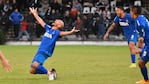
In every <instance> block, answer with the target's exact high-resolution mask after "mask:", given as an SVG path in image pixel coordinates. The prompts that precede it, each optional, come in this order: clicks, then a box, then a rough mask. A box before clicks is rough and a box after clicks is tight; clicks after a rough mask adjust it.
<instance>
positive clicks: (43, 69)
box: [35, 65, 48, 74]
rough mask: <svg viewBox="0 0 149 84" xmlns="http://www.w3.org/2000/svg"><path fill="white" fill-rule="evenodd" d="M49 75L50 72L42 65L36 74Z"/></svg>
mask: <svg viewBox="0 0 149 84" xmlns="http://www.w3.org/2000/svg"><path fill="white" fill-rule="evenodd" d="M47 73H48V70H47V69H46V68H45V67H43V66H42V65H39V66H38V67H37V70H36V72H35V74H47Z"/></svg>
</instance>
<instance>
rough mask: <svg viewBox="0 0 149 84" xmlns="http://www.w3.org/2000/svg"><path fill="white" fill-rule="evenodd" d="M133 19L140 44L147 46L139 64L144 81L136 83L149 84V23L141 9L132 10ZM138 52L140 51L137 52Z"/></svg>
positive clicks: (136, 7)
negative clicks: (147, 65) (148, 69)
mask: <svg viewBox="0 0 149 84" xmlns="http://www.w3.org/2000/svg"><path fill="white" fill-rule="evenodd" d="M130 13H131V16H132V18H134V19H135V27H136V28H137V30H138V32H139V39H138V43H139V44H143V43H144V44H145V46H144V48H143V49H142V52H141V53H143V54H142V57H141V58H140V59H139V61H138V64H139V67H140V70H141V73H142V76H143V77H144V79H143V80H140V81H138V82H136V83H138V84H149V79H148V72H147V67H146V63H147V62H148V61H149V22H148V20H147V18H146V17H145V16H144V15H141V7H139V6H134V7H132V8H131V10H130ZM136 51H138V50H136Z"/></svg>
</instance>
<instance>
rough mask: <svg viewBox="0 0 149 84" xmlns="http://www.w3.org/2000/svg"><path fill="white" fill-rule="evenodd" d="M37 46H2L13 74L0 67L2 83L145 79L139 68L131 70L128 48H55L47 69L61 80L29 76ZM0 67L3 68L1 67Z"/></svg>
mask: <svg viewBox="0 0 149 84" xmlns="http://www.w3.org/2000/svg"><path fill="white" fill-rule="evenodd" d="M37 49H38V46H0V50H1V51H2V52H3V53H4V54H5V56H6V57H7V58H8V59H9V61H10V63H11V65H12V66H13V72H11V73H7V72H6V71H5V70H3V69H2V67H0V83H1V84H135V82H136V81H137V80H140V79H142V77H141V75H140V71H139V68H135V69H130V68H128V66H129V65H130V57H129V50H128V47H126V46H56V48H55V52H54V54H53V57H52V58H49V59H48V60H47V61H46V63H45V67H46V68H50V67H54V68H56V70H57V73H58V79H57V80H55V81H48V78H47V76H46V75H32V74H29V72H28V71H29V68H30V64H31V61H32V59H33V57H34V55H35V53H36V51H37ZM0 66H1V65H0Z"/></svg>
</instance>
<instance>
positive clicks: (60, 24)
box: [53, 19, 64, 29]
mask: <svg viewBox="0 0 149 84" xmlns="http://www.w3.org/2000/svg"><path fill="white" fill-rule="evenodd" d="M53 26H55V27H56V28H58V29H62V28H63V27H64V22H63V21H62V20H60V19H56V20H55V21H54V23H53Z"/></svg>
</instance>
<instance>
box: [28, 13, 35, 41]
mask: <svg viewBox="0 0 149 84" xmlns="http://www.w3.org/2000/svg"><path fill="white" fill-rule="evenodd" d="M26 19H27V22H28V23H29V25H28V32H29V34H30V39H31V40H32V36H33V33H34V30H35V26H34V25H35V18H34V17H33V15H32V14H31V12H29V14H27V16H26Z"/></svg>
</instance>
